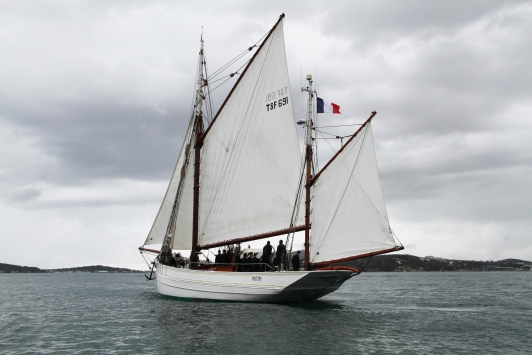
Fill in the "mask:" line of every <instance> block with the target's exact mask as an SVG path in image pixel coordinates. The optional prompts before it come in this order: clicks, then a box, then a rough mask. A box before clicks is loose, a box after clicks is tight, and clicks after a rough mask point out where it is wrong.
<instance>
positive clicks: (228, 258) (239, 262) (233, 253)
mask: <svg viewBox="0 0 532 355" xmlns="http://www.w3.org/2000/svg"><path fill="white" fill-rule="evenodd" d="M274 252H275V254H274ZM300 253H301V252H300V251H299V250H298V251H297V252H296V254H295V255H294V256H293V257H292V267H293V270H294V271H299V270H300V268H301V264H300V261H299V254H300ZM258 254H259V253H258V252H248V253H244V252H243V251H240V246H237V247H236V248H235V249H234V250H233V248H230V249H228V250H226V249H224V250H223V251H222V250H218V254H217V255H216V257H215V260H214V263H215V264H216V265H218V266H232V265H236V270H237V271H244V272H256V271H259V270H260V268H261V267H263V270H265V271H266V270H274V269H277V270H282V269H285V265H283V261H284V260H285V257H286V246H285V245H284V244H283V241H282V240H280V241H279V245H278V246H277V250H274V248H273V246H272V245H271V244H270V242H269V241H268V242H267V243H266V245H265V246H264V248H262V256H261V257H260V259H259V258H258V257H257V255H258ZM272 257H273V263H272ZM272 264H273V265H272Z"/></svg>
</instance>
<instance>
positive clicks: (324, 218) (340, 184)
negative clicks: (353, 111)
mask: <svg viewBox="0 0 532 355" xmlns="http://www.w3.org/2000/svg"><path fill="white" fill-rule="evenodd" d="M312 206H313V214H312V216H313V218H312V237H311V242H310V243H311V247H310V248H311V253H310V261H311V262H313V263H319V262H322V261H330V260H338V259H342V258H347V257H351V256H356V255H361V254H365V253H370V252H376V251H381V250H385V249H389V248H393V247H395V242H394V237H393V235H392V231H391V229H390V223H389V221H388V215H387V213H386V207H385V205H384V198H383V196H382V190H381V185H380V181H379V172H378V169H377V160H376V156H375V148H374V146H373V135H372V131H371V122H368V123H367V124H366V126H365V127H364V128H362V130H361V131H360V132H358V134H357V136H356V137H355V138H354V139H353V140H352V141H351V142H350V143H349V144H348V145H347V146H346V147H345V148H344V150H343V151H342V152H341V153H340V154H339V155H338V156H337V157H336V159H334V160H333V161H332V162H331V163H330V165H329V166H328V167H327V168H326V169H325V170H324V171H323V172H322V174H321V175H320V176H319V178H318V180H317V181H316V182H315V184H314V198H313V205H312Z"/></svg>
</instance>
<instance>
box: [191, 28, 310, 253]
mask: <svg viewBox="0 0 532 355" xmlns="http://www.w3.org/2000/svg"><path fill="white" fill-rule="evenodd" d="M294 122H295V118H294V112H293V109H292V97H291V92H290V83H289V79H288V68H287V64H286V53H285V46H284V34H283V21H282V20H280V21H279V22H278V24H277V25H276V26H275V28H274V29H273V30H272V32H271V33H270V35H269V36H268V37H267V38H266V39H265V41H264V42H263V44H262V45H261V47H260V48H259V50H258V51H257V53H256V54H255V56H254V57H253V59H252V60H251V62H250V63H249V64H248V67H247V68H246V71H245V72H244V74H243V76H242V77H241V78H240V80H239V81H238V82H237V84H236V86H235V87H234V88H233V91H232V92H231V94H230V96H229V97H228V98H227V100H226V102H225V103H224V105H223V106H222V108H221V110H220V111H219V112H218V115H217V116H216V118H215V119H214V121H213V123H212V124H211V126H210V127H209V129H208V131H207V132H206V134H205V138H204V140H203V150H202V159H201V167H202V171H201V188H200V206H199V216H200V220H199V226H200V228H199V243H200V245H205V244H210V243H216V242H221V241H226V240H232V239H237V238H241V237H245V236H250V235H256V234H260V233H266V232H269V231H275V230H280V229H284V228H287V227H288V226H289V225H290V222H291V214H292V210H293V208H294V202H295V199H296V195H297V190H298V180H299V179H298V177H299V172H300V150H299V145H298V139H297V133H296V127H295V124H294ZM300 210H301V212H302V213H301V214H300V215H301V216H300V218H298V222H299V224H302V223H303V209H300Z"/></svg>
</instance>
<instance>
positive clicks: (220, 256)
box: [214, 249, 222, 265]
mask: <svg viewBox="0 0 532 355" xmlns="http://www.w3.org/2000/svg"><path fill="white" fill-rule="evenodd" d="M221 259H222V251H221V250H220V249H218V254H217V255H216V257H215V258H214V263H215V264H216V265H218V264H220V263H221V262H222V260H221Z"/></svg>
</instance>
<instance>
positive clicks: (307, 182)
mask: <svg viewBox="0 0 532 355" xmlns="http://www.w3.org/2000/svg"><path fill="white" fill-rule="evenodd" d="M307 80H308V86H307V87H306V88H301V90H302V91H307V92H308V107H307V122H306V128H307V131H306V138H305V144H306V148H305V166H306V177H305V269H306V270H310V213H311V212H310V211H311V208H310V201H311V196H310V188H311V185H310V179H311V178H312V155H313V151H312V127H313V123H312V113H313V112H312V108H313V100H314V94H315V91H313V90H312V75H310V74H309V75H307Z"/></svg>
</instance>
